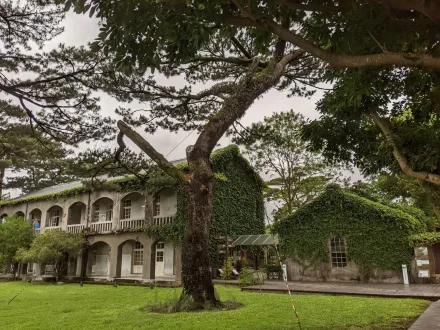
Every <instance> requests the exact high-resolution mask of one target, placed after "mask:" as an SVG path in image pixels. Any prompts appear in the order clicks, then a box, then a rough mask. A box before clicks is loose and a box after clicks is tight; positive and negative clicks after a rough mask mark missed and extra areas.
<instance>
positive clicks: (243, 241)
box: [232, 234, 278, 246]
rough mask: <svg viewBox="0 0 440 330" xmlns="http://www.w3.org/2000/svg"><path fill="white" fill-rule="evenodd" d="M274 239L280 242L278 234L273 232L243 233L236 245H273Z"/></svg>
mask: <svg viewBox="0 0 440 330" xmlns="http://www.w3.org/2000/svg"><path fill="white" fill-rule="evenodd" d="M274 241H275V242H276V243H278V236H276V235H272V234H262V235H241V236H238V237H237V238H236V239H235V241H234V243H232V244H233V245H234V246H239V245H241V246H249V245H253V246H256V245H258V246H262V245H273V244H274Z"/></svg>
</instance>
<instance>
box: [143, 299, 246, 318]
mask: <svg viewBox="0 0 440 330" xmlns="http://www.w3.org/2000/svg"><path fill="white" fill-rule="evenodd" d="M243 306H244V305H243V304H241V303H239V302H238V301H222V302H220V303H218V304H216V305H213V304H205V305H203V306H202V307H201V306H200V305H199V304H196V303H194V302H193V301H191V299H183V300H179V299H178V300H167V301H164V302H159V303H155V304H153V305H147V306H144V307H141V308H140V310H141V311H142V312H150V313H161V314H171V313H184V312H193V313H194V312H222V311H230V310H234V309H237V308H241V307H243Z"/></svg>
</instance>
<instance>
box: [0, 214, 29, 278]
mask: <svg viewBox="0 0 440 330" xmlns="http://www.w3.org/2000/svg"><path fill="white" fill-rule="evenodd" d="M33 238H34V230H33V228H32V225H31V224H30V223H29V221H26V220H25V219H23V218H21V217H8V218H6V219H4V221H0V269H2V268H4V267H7V268H9V269H10V270H11V273H12V275H13V277H14V278H15V277H16V275H17V270H18V263H19V258H18V251H19V250H20V249H27V248H28V247H29V245H30V244H31V242H32V240H33Z"/></svg>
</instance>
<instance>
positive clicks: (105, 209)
mask: <svg viewBox="0 0 440 330" xmlns="http://www.w3.org/2000/svg"><path fill="white" fill-rule="evenodd" d="M112 220H113V200H112V199H110V198H108V197H103V198H100V199H98V200H97V201H96V202H94V203H93V206H92V222H108V221H112Z"/></svg>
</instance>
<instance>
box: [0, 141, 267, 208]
mask: <svg viewBox="0 0 440 330" xmlns="http://www.w3.org/2000/svg"><path fill="white" fill-rule="evenodd" d="M228 154H229V155H232V156H233V157H238V156H239V158H240V159H242V160H243V161H244V162H245V163H246V168H247V170H249V171H252V172H253V173H254V176H255V179H257V180H258V181H259V182H260V183H261V184H263V180H262V179H261V177H260V176H259V174H258V173H256V172H255V170H254V169H253V168H252V166H251V165H250V164H249V162H248V161H247V160H246V159H244V158H243V157H242V156H241V155H240V149H239V148H238V146H236V145H229V146H227V147H224V148H221V149H218V150H215V151H214V152H212V153H211V162H212V163H213V165H215V164H216V163H217V162H220V161H221V159H222V157H223V156H227V155H228ZM171 163H172V164H173V165H175V166H176V167H178V168H179V169H181V170H184V169H186V168H187V166H188V165H187V162H186V159H176V160H173V161H171ZM100 179H105V180H106V182H107V183H118V182H122V181H126V180H131V179H136V177H135V176H134V175H127V176H119V177H106V176H102V177H100ZM86 191H88V188H87V187H86V186H84V185H83V184H82V182H81V181H73V182H69V183H65V184H60V185H56V186H52V187H47V188H44V189H41V190H38V191H35V192H31V193H28V194H25V195H21V196H19V197H17V198H14V199H10V200H4V201H1V202H0V207H1V206H7V205H15V204H20V203H25V202H28V201H34V200H46V199H56V198H61V197H66V196H69V195H74V194H78V193H83V192H86Z"/></svg>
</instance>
